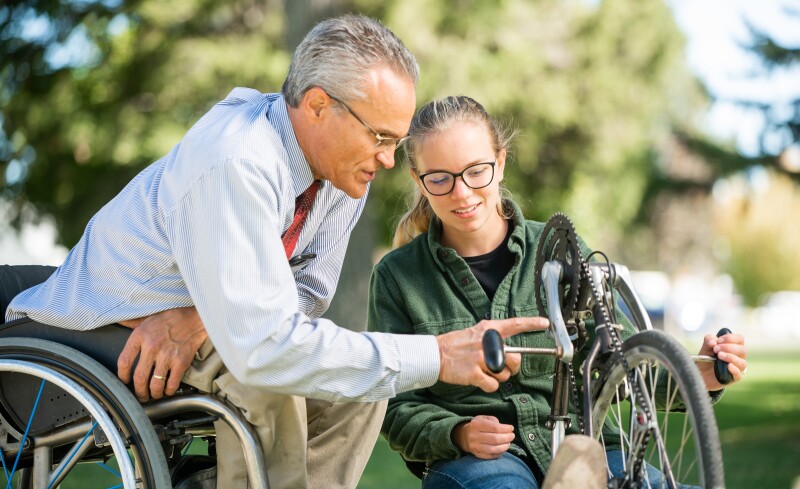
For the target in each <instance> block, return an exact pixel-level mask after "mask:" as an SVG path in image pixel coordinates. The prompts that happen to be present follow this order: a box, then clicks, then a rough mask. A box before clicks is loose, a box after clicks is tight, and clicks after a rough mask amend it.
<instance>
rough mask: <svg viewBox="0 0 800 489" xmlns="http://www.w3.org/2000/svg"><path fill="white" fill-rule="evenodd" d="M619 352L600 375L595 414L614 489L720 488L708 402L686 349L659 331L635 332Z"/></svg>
mask: <svg viewBox="0 0 800 489" xmlns="http://www.w3.org/2000/svg"><path fill="white" fill-rule="evenodd" d="M622 349H623V355H622V357H621V358H618V359H616V360H614V361H612V362H611V363H610V364H609V365H607V366H606V368H605V370H604V371H603V372H602V373H601V376H600V379H599V381H598V388H597V391H596V392H597V395H596V396H595V402H594V407H593V409H592V413H593V414H592V420H593V428H594V433H595V434H596V436H598V438H599V440H600V441H601V442H602V443H603V445H604V446H605V448H606V451H607V455H611V456H609V457H608V468H609V477H610V478H612V479H613V480H614V481H613V482H612V485H610V486H609V487H612V486H613V485H616V486H617V487H622V488H640V487H642V488H680V487H686V486H688V487H692V486H695V487H702V488H723V487H724V486H725V482H724V473H723V465H722V453H721V450H720V444H719V432H718V429H717V424H716V420H715V418H714V413H713V410H712V408H711V401H710V398H709V395H708V392H707V391H706V388H705V386H704V384H703V381H702V379H701V377H700V373H699V371H698V370H697V367H696V366H695V365H694V362H692V360H691V357H690V356H689V355H688V353H687V352H686V350H685V349H684V348H683V347H682V346H681V345H679V344H678V343H677V342H676V341H675V340H674V339H672V338H671V337H669V336H668V335H666V334H664V333H662V332H660V331H645V332H642V333H639V334H636V335H634V336H633V337H631V338H630V339H628V340H627V341H626V342H625V343H624V344H623V347H622ZM615 450H618V451H615Z"/></svg>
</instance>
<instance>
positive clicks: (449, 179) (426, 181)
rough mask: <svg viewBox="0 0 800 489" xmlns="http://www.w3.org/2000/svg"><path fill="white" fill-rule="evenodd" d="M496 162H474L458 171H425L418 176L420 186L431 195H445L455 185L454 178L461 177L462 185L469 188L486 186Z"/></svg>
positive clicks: (489, 181)
mask: <svg viewBox="0 0 800 489" xmlns="http://www.w3.org/2000/svg"><path fill="white" fill-rule="evenodd" d="M495 163H496V162H494V161H489V162H486V163H475V164H474V165H469V166H468V167H466V168H464V170H463V171H461V172H459V173H450V172H449V171H444V170H439V171H432V172H428V173H425V174H423V175H420V176H419V179H420V180H422V186H424V187H425V190H427V191H428V193H430V194H431V195H447V194H449V193H450V192H452V191H453V189H454V188H455V186H456V178H458V177H461V180H463V181H464V185H466V186H467V187H469V188H471V189H479V188H483V187H486V186H487V185H489V184H490V183H492V180H494V165H495Z"/></svg>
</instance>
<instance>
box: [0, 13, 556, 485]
mask: <svg viewBox="0 0 800 489" xmlns="http://www.w3.org/2000/svg"><path fill="white" fill-rule="evenodd" d="M416 80H417V65H416V62H415V60H414V58H413V56H412V55H411V53H409V51H408V50H407V49H406V48H405V47H404V46H403V44H402V43H401V42H400V40H399V39H397V37H396V36H395V35H394V34H393V33H392V32H390V31H389V30H388V29H386V28H385V27H384V26H382V25H381V24H380V23H378V22H376V21H374V20H372V19H368V18H365V17H360V16H345V17H341V18H336V19H331V20H328V21H325V22H322V23H320V24H318V25H317V26H316V27H315V28H314V29H313V30H312V31H311V32H310V33H309V34H308V35H307V36H306V38H305V39H304V40H303V42H302V43H301V44H300V46H299V47H298V48H297V50H296V51H295V53H294V56H293V59H292V64H291V66H290V68H289V74H288V76H287V79H286V81H285V83H284V85H283V89H282V92H281V93H280V94H277V93H274V94H262V93H259V92H257V91H255V90H250V89H235V90H234V91H232V92H231V93H230V94H229V95H228V97H227V98H226V99H225V100H223V101H222V102H220V103H218V104H217V105H216V106H215V107H213V108H212V109H211V110H210V111H209V112H208V113H207V114H206V115H204V116H203V117H202V118H201V119H200V120H199V121H198V122H197V123H196V124H195V125H194V127H192V128H191V129H190V130H189V132H188V133H187V134H186V135H185V137H184V138H183V139H182V140H181V142H180V143H179V144H178V145H177V146H175V147H174V148H173V149H172V151H170V152H169V154H167V155H166V156H164V157H163V158H162V159H160V160H158V161H157V162H155V163H154V164H152V165H151V166H149V167H148V168H146V169H145V170H144V171H142V172H141V173H140V174H139V175H138V176H137V177H136V178H134V179H133V180H132V181H131V182H130V183H129V184H128V185H127V186H126V187H125V188H124V189H123V190H122V192H121V193H120V194H119V195H118V196H117V197H115V198H114V199H113V200H112V201H111V202H109V203H108V204H107V205H106V206H105V207H103V208H102V209H101V210H100V211H99V212H98V213H97V215H95V216H94V218H92V220H91V221H90V222H89V224H88V225H87V227H86V231H85V233H84V235H83V237H82V239H81V240H80V242H79V243H78V244H77V245H76V246H75V248H73V249H72V251H71V252H70V254H69V256H68V257H67V259H66V261H65V263H64V264H63V265H62V266H61V267H59V268H58V270H57V271H56V272H55V273H54V274H53V276H52V277H50V279H49V280H48V281H46V282H45V283H43V284H41V285H39V286H37V287H34V288H32V289H29V290H27V291H25V292H23V293H21V294H20V295H19V296H17V297H16V298H15V300H14V301H13V302H12V303H11V305H10V306H9V309H8V312H7V318H8V319H9V320H10V319H18V318H22V317H27V318H29V319H30V320H31V321H38V322H41V323H44V324H49V325H54V326H58V327H62V328H70V329H76V330H88V329H93V328H97V327H100V326H102V325H106V324H110V323H115V322H116V323H121V324H125V325H126V326H129V327H131V328H134V331H133V333H132V334H131V337H130V339H129V341H128V344H127V346H126V348H125V350H124V351H123V353H122V355H121V356H120V360H119V367H120V372H119V373H120V377H121V378H122V379H123V380H125V381H129V380H130V375H131V365H132V363H133V362H132V360H133V358H134V357H135V356H136V355H137V354H139V353H140V360H139V363H138V366H137V368H136V371H135V373H134V375H133V377H134V384H135V390H136V393H137V396H138V397H139V398H140V399H141V400H146V399H147V398H148V396H152V397H154V398H158V397H161V396H162V394H163V393H165V392H166V394H168V395H169V394H172V393H174V392H175V390H176V388H177V387H178V385H179V383H180V382H181V380H183V381H184V382H186V383H189V384H191V385H194V386H196V387H198V388H199V389H201V390H203V391H205V392H211V393H214V394H216V395H218V396H220V397H222V398H225V399H227V400H228V401H230V402H231V403H233V404H234V405H236V406H238V407H239V408H241V409H242V411H243V412H244V413H245V415H246V416H247V418H248V420H249V421H250V422H251V423H252V424H253V425H254V426H255V427H256V428H257V431H258V434H259V437H260V440H261V443H262V445H263V448H264V451H265V453H266V457H267V466H268V471H269V478H270V484H271V486H272V487H273V488H284V487H286V488H288V487H292V488H295V487H306V486H311V487H325V488H333V487H355V485H356V483H357V481H358V479H359V477H360V475H361V473H362V471H363V468H364V466H365V464H366V461H367V459H368V458H369V453H370V451H371V448H372V446H373V444H374V442H375V439H376V438H377V434H378V429H379V427H380V424H381V420H382V417H383V409H384V408H385V405H384V403H382V402H377V403H376V402H367V401H379V400H383V399H387V398H390V397H392V396H394V395H396V394H397V393H398V392H402V391H405V390H409V389H414V388H419V387H423V386H429V385H431V384H433V383H434V382H435V381H436V380H437V378H438V379H441V380H444V381H447V382H450V383H460V384H473V385H477V386H480V387H481V388H483V389H485V390H493V389H495V388H496V387H497V385H498V384H497V382H498V380H504V379H506V378H508V376H509V375H510V374H511V373H512V371H514V370H515V369H517V368H518V365H519V358H518V357H513V358H511V359H510V360H511V361H510V365H511V367H510V370H509V369H507V370H505V371H504V372H501V373H500V374H498V375H496V376H493V375H490V374H488V373H487V371H486V370H485V368H484V365H483V362H482V355H481V347H480V338H481V334H480V333H481V332H482V331H483V330H484V329H486V328H487V327H493V328H495V329H498V330H500V331H501V333H502V334H503V335H504V336H509V335H512V334H516V333H519V332H522V331H524V330H531V329H541V328H542V327H543V325H544V324H545V323H546V321H544V320H541V319H512V320H506V321H483V322H481V323H479V324H478V325H476V326H475V327H474V328H471V329H468V330H464V331H458V332H454V333H449V334H447V335H443V336H439V337H434V336H420V337H417V336H415V337H406V336H397V335H389V334H378V333H361V334H359V333H353V332H350V331H347V330H345V329H342V328H339V327H337V326H336V325H334V324H332V323H331V322H330V321H326V320H324V319H320V318H319V316H320V315H321V314H322V313H323V312H324V311H325V309H326V308H327V306H328V304H329V302H330V299H331V297H332V295H333V293H334V290H335V288H336V283H337V280H338V278H339V273H340V269H341V265H342V261H343V257H344V253H345V248H346V246H347V241H348V239H349V237H350V233H351V231H352V229H353V226H354V225H355V223H356V221H357V220H358V217H359V216H360V214H361V211H362V210H363V207H364V202H365V199H366V194H367V190H368V188H369V183H370V181H372V179H373V178H375V175H376V173H377V172H378V170H380V169H381V168H382V167H383V168H387V169H388V168H391V167H392V166H394V151H395V149H396V148H397V146H399V145H400V144H401V143H402V142H403V140H404V137H405V134H406V131H407V130H408V127H409V124H410V121H411V117H412V115H413V112H414V108H415V91H414V86H415V83H416ZM141 318H144V319H141ZM206 331H207V337H206ZM201 345H202V346H201ZM190 363H191V365H190ZM187 368H188V370H187ZM340 401H362V402H360V403H353V402H349V403H348V402H340ZM217 429H218V437H217V440H218V441H217V455H218V466H219V474H218V484H217V485H218V487H224V488H236V487H242V488H244V487H246V475H245V471H244V464H243V463H242V462H241V460H242V459H241V449H240V448H239V447H238V442H237V441H236V439H235V438H234V437H233V435H232V434H231V433H230V432H228V430H227V428H226V427H225V426H223V425H222V423H218V427H217Z"/></svg>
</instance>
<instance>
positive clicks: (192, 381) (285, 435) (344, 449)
mask: <svg viewBox="0 0 800 489" xmlns="http://www.w3.org/2000/svg"><path fill="white" fill-rule="evenodd" d="M183 381H184V382H185V383H186V384H189V385H191V386H193V387H196V388H198V389H199V390H201V391H203V392H210V393H212V394H214V395H215V396H217V397H219V398H221V399H224V400H227V401H228V402H229V403H231V404H233V405H234V406H236V407H238V408H239V409H240V410H241V411H242V413H243V414H244V416H245V418H246V419H247V421H248V422H250V424H252V425H253V426H254V428H255V430H256V433H257V434H258V437H259V440H260V441H261V447H262V449H263V451H264V455H265V457H266V466H267V476H268V478H269V484H270V489H304V488H311V489H317V488H319V489H323V488H325V489H327V488H342V489H352V488H355V487H356V485H357V484H358V480H359V479H360V478H361V474H362V473H363V471H364V467H365V466H366V465H367V461H368V460H369V456H370V454H371V453H372V449H373V447H374V446H375V441H376V440H377V438H378V434H379V432H380V427H381V424H382V423H383V416H384V414H385V412H386V401H382V402H377V403H345V402H329V401H320V400H315V399H305V398H302V397H296V396H286V395H280V394H272V393H269V392H267V391H265V390H262V389H256V388H253V387H245V386H243V385H241V384H240V383H239V382H237V381H236V379H234V378H233V375H231V374H230V373H229V372H228V371H227V369H226V368H225V367H224V365H223V364H222V360H221V359H220V358H219V354H218V353H217V352H216V351H215V350H214V349H213V346H211V343H210V342H209V341H206V342H205V343H204V344H203V346H202V347H201V348H200V351H199V352H198V356H197V360H195V361H194V362H193V363H192V366H191V367H190V368H189V370H188V371H187V372H186V375H184V378H183ZM214 428H215V430H216V432H217V487H218V488H220V489H236V488H242V489H246V488H247V472H246V467H245V464H244V456H243V454H242V449H241V446H240V444H239V440H238V439H237V438H236V435H235V434H234V433H233V431H232V430H231V429H230V428H229V427H228V426H227V425H226V424H225V423H224V422H222V421H218V422H216V423H215V424H214Z"/></svg>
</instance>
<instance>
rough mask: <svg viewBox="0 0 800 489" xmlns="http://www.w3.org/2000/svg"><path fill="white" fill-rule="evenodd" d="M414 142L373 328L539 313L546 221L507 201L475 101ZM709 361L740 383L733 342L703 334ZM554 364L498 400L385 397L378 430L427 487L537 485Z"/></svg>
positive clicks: (416, 125) (434, 390)
mask: <svg viewBox="0 0 800 489" xmlns="http://www.w3.org/2000/svg"><path fill="white" fill-rule="evenodd" d="M409 136H410V138H409V140H408V142H407V147H406V151H407V154H408V160H409V163H410V167H411V168H410V173H411V177H412V178H413V180H414V182H415V183H416V186H415V195H414V201H413V204H412V206H411V209H410V210H409V211H408V212H407V213H406V214H405V215H404V216H403V218H402V220H401V222H400V224H399V225H398V228H397V231H396V233H395V239H394V246H395V248H396V249H395V250H393V251H392V252H390V253H389V254H387V255H386V256H385V257H384V258H383V259H382V260H381V262H380V263H378V265H376V267H375V269H374V271H373V275H372V280H371V284H370V309H369V320H368V324H369V328H370V329H371V330H373V331H383V332H391V333H404V334H440V333H444V332H447V331H451V330H455V329H462V328H466V327H469V326H472V325H473V324H475V322H476V320H481V319H499V318H508V317H521V316H535V315H543V314H541V313H542V312H541V311H537V310H536V306H535V301H534V300H533V297H534V283H535V281H534V262H535V254H536V247H537V244H538V238H539V236H540V234H541V231H542V228H543V224H542V223H538V222H534V221H528V220H525V219H524V218H523V216H522V213H521V212H520V209H519V207H518V206H517V205H516V204H515V203H514V202H513V201H512V200H511V199H510V198H508V197H504V190H503V188H502V186H501V182H502V181H503V177H504V170H505V164H506V158H507V155H508V146H509V140H510V137H509V135H508V134H507V132H504V131H503V130H501V129H500V128H499V126H498V124H496V122H495V121H493V120H492V119H491V117H489V115H488V114H487V113H486V111H485V110H484V109H483V107H482V106H481V105H480V104H479V103H477V102H476V101H474V100H473V99H471V98H469V97H464V96H458V97H447V98H445V99H442V100H436V101H433V102H430V103H428V104H427V105H425V106H424V107H422V108H421V109H420V110H419V112H418V113H417V115H416V116H415V117H414V119H413V121H412V123H411V129H410V133H409ZM583 251H584V252H585V253H588V251H589V250H588V249H584V250H583ZM584 256H588V254H585V255H584ZM626 330H627V332H626V333H625V335H624V336H629V335H630V334H631V326H630V325H628V327H627V328H626ZM506 343H507V344H509V345H513V346H526V347H552V345H553V340H552V339H550V338H548V337H547V335H545V334H541V333H530V334H524V335H518V336H517V337H513V338H510V339H509V340H507V341H506ZM713 353H719V356H720V358H722V359H723V360H725V361H728V362H730V367H729V370H730V372H731V374H732V375H733V378H734V380H735V381H738V380H740V379H741V376H742V372H743V371H744V369H745V368H746V365H747V363H746V360H745V356H746V353H745V348H744V339H743V338H742V337H741V336H740V335H727V336H725V337H722V338H721V339H717V338H713V337H711V336H709V337H707V338H706V339H705V341H704V344H703V347H702V349H701V354H709V355H710V354H713ZM552 362H553V360H552V358H550V357H545V356H534V355H529V356H525V357H524V359H523V363H522V368H521V370H520V372H519V374H518V375H516V376H514V377H512V378H511V379H510V380H509V381H508V382H505V383H503V384H501V386H500V388H499V389H498V391H496V392H494V393H488V394H487V393H485V392H483V391H481V390H479V389H475V388H471V387H461V386H455V385H450V384H446V383H442V382H439V383H437V384H435V385H433V386H432V387H430V388H426V389H419V390H416V391H410V392H407V393H404V394H400V395H398V396H397V397H395V398H394V399H392V400H390V401H389V407H388V410H387V414H386V418H385V421H384V424H383V429H382V433H383V435H384V436H385V437H386V439H387V440H388V441H389V444H390V445H391V447H392V448H393V449H395V450H397V451H399V452H400V453H401V455H402V456H403V458H404V459H405V460H406V461H407V462H408V463H409V467H410V468H412V471H414V470H415V469H414V467H416V468H417V469H419V468H422V469H423V470H421V471H417V474H418V475H421V476H424V477H423V488H428V487H430V488H434V487H435V488H449V487H458V488H464V487H467V488H484V487H494V488H496V487H533V488H536V487H539V484H540V483H541V481H542V479H543V475H544V474H545V473H546V472H547V470H548V467H549V465H550V462H551V453H550V452H551V450H550V440H551V436H550V431H549V430H548V429H547V428H545V426H544V423H545V421H546V419H547V416H548V415H549V413H550V406H549V400H550V398H551V391H552V380H551V378H550V375H551V374H552V368H553V364H552ZM704 380H705V381H706V384H707V387H708V389H709V391H718V390H721V389H722V386H721V385H720V384H719V383H717V381H716V380H715V379H714V376H713V372H705V373H704ZM572 426H573V428H572V429H571V432H577V428H576V427H577V423H576V422H573V423H572ZM612 458H613V455H612V454H611V452H609V460H610V461H611V459H612ZM618 458H619V457H618ZM610 463H611V462H610ZM620 464H621V460H620ZM620 468H621V467H620Z"/></svg>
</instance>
